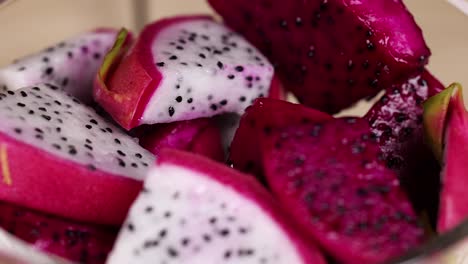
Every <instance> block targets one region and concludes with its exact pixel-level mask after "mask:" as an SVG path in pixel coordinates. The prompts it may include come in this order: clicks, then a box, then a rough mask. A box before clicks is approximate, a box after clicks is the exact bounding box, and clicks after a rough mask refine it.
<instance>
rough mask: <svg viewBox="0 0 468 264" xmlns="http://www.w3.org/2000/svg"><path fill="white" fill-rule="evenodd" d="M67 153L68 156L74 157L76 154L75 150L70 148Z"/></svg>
mask: <svg viewBox="0 0 468 264" xmlns="http://www.w3.org/2000/svg"><path fill="white" fill-rule="evenodd" d="M68 153H69V154H70V155H75V154H76V153H77V151H76V149H75V148H70V149H69V150H68Z"/></svg>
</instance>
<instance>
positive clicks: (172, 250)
mask: <svg viewBox="0 0 468 264" xmlns="http://www.w3.org/2000/svg"><path fill="white" fill-rule="evenodd" d="M167 254H168V255H169V256H170V257H171V258H176V257H177V256H178V255H179V253H178V252H177V250H175V248H172V247H169V248H167Z"/></svg>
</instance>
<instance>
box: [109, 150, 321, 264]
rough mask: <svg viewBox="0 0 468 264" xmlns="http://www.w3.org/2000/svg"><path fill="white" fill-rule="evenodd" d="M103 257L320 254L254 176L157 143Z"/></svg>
mask: <svg viewBox="0 0 468 264" xmlns="http://www.w3.org/2000/svg"><path fill="white" fill-rule="evenodd" d="M107 263H109V264H113V263H167V264H170V263H193V264H202V263H203V264H204V263H239V264H241V263H284V264H286V263H287V264H295V263H304V264H305V263H314V264H315V263H317V264H320V263H325V262H324V260H323V258H322V256H321V254H320V252H318V251H317V249H316V248H315V246H314V245H313V244H310V243H309V242H307V241H306V240H303V238H302V237H301V235H300V233H298V232H297V231H296V230H295V226H294V225H292V224H291V223H290V222H289V218H288V217H287V216H285V215H284V214H283V212H282V211H281V210H280V209H279V207H278V205H277V204H276V203H275V201H274V200H273V199H272V197H271V196H270V194H269V193H267V192H266V191H265V190H264V189H263V188H262V186H260V185H259V184H258V183H257V182H256V181H255V180H254V179H253V178H251V177H248V176H247V175H243V174H240V173H239V172H236V171H235V170H233V169H230V168H228V167H225V166H223V165H222V164H219V163H215V162H213V161H210V160H208V159H205V158H203V157H200V156H196V155H193V154H189V153H183V152H180V151H177V150H163V151H162V152H161V155H160V157H159V159H158V165H157V166H156V167H154V168H152V169H151V170H150V173H149V176H148V178H147V180H146V182H145V187H144V189H143V192H142V193H141V194H140V196H139V197H138V199H137V200H136V202H135V203H134V205H133V206H132V208H131V209H130V213H129V215H128V217H127V220H126V223H125V225H124V228H123V229H122V230H121V233H120V235H119V237H118V239H117V242H116V245H115V247H114V248H113V250H112V252H111V254H110V257H109V259H108V262H107Z"/></svg>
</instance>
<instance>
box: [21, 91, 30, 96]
mask: <svg viewBox="0 0 468 264" xmlns="http://www.w3.org/2000/svg"><path fill="white" fill-rule="evenodd" d="M20 94H21V96H22V97H27V96H28V94H27V93H26V92H25V91H21V92H20Z"/></svg>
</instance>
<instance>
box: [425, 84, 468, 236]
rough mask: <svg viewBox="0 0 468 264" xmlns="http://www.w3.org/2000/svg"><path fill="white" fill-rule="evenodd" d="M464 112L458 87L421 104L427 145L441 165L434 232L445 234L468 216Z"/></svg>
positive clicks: (466, 139) (457, 85)
mask: <svg viewBox="0 0 468 264" xmlns="http://www.w3.org/2000/svg"><path fill="white" fill-rule="evenodd" d="M467 123H468V113H467V111H466V109H465V105H464V101H463V95H462V87H461V85H459V84H456V83H455V84H452V85H451V86H449V87H448V88H447V89H446V90H445V91H443V92H441V93H439V94H438V95H436V96H434V97H432V98H430V99H429V100H428V101H426V103H425V104H424V125H425V130H426V135H427V138H428V142H429V143H431V146H432V148H433V149H434V153H435V155H437V156H438V158H439V159H440V161H441V162H442V166H443V170H442V174H441V182H442V191H441V196H440V205H439V218H438V222H437V230H438V231H439V232H445V231H447V230H450V229H452V228H454V227H456V226H457V225H458V224H460V223H461V222H462V221H463V220H465V219H466V218H467V217H468V206H467V205H468V200H467V199H466V195H465V193H466V188H465V187H466V183H467V182H468V180H467V178H466V173H465V172H466V170H468V165H467V162H466V156H465V153H466V152H467V151H468V149H467V147H466V145H467V144H466V142H468V137H467V136H466V131H467Z"/></svg>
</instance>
